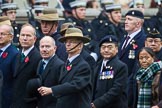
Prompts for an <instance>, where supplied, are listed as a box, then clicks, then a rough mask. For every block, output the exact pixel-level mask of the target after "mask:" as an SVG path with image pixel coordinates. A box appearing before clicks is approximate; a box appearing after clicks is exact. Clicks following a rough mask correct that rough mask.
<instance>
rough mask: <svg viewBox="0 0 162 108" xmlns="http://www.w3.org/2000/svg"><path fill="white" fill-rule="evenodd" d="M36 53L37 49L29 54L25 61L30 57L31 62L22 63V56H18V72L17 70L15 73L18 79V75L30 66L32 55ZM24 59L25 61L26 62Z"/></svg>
mask: <svg viewBox="0 0 162 108" xmlns="http://www.w3.org/2000/svg"><path fill="white" fill-rule="evenodd" d="M34 52H35V47H34V48H33V49H32V50H31V51H30V52H29V54H28V55H27V56H26V57H25V59H26V58H27V57H28V58H29V61H28V62H25V61H23V62H22V63H21V62H20V59H21V55H19V56H18V60H17V63H18V64H17V70H16V72H15V75H14V76H15V77H16V75H18V74H19V73H20V72H22V71H23V69H24V68H25V66H27V64H29V63H31V62H30V59H31V57H32V54H33V53H34ZM25 59H24V60H25Z"/></svg>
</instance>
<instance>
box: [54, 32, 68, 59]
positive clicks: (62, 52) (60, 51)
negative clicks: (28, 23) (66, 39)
mask: <svg viewBox="0 0 162 108" xmlns="http://www.w3.org/2000/svg"><path fill="white" fill-rule="evenodd" d="M52 37H53V39H54V40H55V42H56V46H57V50H56V55H57V56H58V57H59V58H60V59H61V60H63V61H66V59H67V53H66V48H65V44H63V43H61V42H60V41H58V39H59V38H60V37H61V35H60V34H59V33H57V32H56V33H54V34H53V35H52Z"/></svg>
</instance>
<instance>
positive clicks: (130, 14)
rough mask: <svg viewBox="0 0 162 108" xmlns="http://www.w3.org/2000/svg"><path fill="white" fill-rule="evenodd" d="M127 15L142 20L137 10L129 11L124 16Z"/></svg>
mask: <svg viewBox="0 0 162 108" xmlns="http://www.w3.org/2000/svg"><path fill="white" fill-rule="evenodd" d="M127 15H129V16H133V17H137V18H140V19H144V15H143V13H142V12H141V11H139V10H130V11H128V12H127V13H126V15H125V16H127Z"/></svg>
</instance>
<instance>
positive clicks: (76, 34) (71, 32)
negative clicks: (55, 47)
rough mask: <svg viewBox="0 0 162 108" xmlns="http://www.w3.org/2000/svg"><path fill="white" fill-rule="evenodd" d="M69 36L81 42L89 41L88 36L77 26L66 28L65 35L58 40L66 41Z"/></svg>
mask: <svg viewBox="0 0 162 108" xmlns="http://www.w3.org/2000/svg"><path fill="white" fill-rule="evenodd" d="M71 38H75V39H78V40H81V41H82V42H83V43H88V42H89V41H90V39H89V38H88V37H86V36H83V33H82V31H81V30H80V29H78V28H68V29H67V30H66V32H65V36H63V37H61V38H59V41H60V42H62V43H63V42H65V41H66V39H71Z"/></svg>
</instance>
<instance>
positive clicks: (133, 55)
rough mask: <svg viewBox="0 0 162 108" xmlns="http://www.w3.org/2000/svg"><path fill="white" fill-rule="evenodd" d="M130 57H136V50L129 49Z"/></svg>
mask: <svg viewBox="0 0 162 108" xmlns="http://www.w3.org/2000/svg"><path fill="white" fill-rule="evenodd" d="M128 58H129V59H135V50H129V55H128Z"/></svg>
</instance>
